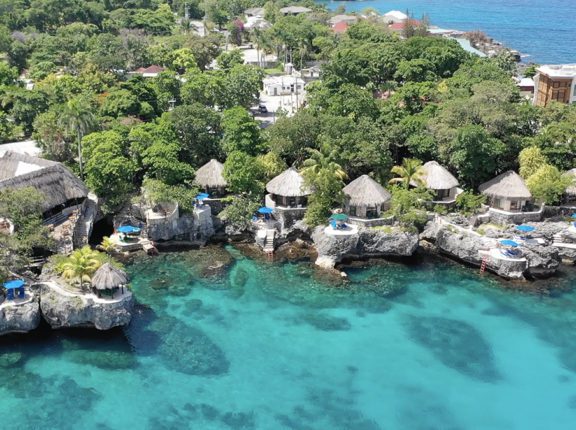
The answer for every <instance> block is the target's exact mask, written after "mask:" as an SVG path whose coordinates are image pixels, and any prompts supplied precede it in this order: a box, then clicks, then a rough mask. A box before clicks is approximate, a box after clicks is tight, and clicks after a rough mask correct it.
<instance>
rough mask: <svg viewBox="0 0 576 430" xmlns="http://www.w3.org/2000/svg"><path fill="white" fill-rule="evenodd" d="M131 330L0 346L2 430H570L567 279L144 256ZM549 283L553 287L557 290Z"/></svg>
mask: <svg viewBox="0 0 576 430" xmlns="http://www.w3.org/2000/svg"><path fill="white" fill-rule="evenodd" d="M128 269H129V272H130V273H131V275H132V288H133V292H134V294H135V295H136V297H137V300H138V305H137V307H136V312H135V315H134V318H133V321H132V323H131V324H130V326H129V327H127V328H124V329H117V330H113V331H112V332H107V333H102V332H96V331H90V330H74V331H50V330H49V329H41V330H40V331H39V332H38V333H36V334H28V335H21V336H9V337H4V338H1V339H0V348H1V354H0V363H1V367H0V399H1V400H0V417H1V420H0V428H2V429H58V430H66V429H100V430H106V429H151V430H152V429H154V430H158V429H206V430H209V429H223V430H227V429H264V430H268V429H298V430H312V429H314V430H332V429H336V430H339V429H342V430H356V429H358V430H376V429H388V430H396V429H398V430H419V429H422V430H424V429H426V430H429V429H438V430H440V429H441V430H456V429H467V430H476V429H486V430H488V429H490V430H514V429H517V430H540V429H554V430H573V429H574V428H575V423H576V335H575V334H574V328H575V327H576V325H575V323H576V295H575V294H574V293H572V292H570V291H569V290H570V287H571V286H572V283H573V282H574V280H575V279H576V276H574V274H573V273H572V274H569V275H562V276H560V277H559V278H558V279H556V280H554V281H550V282H552V283H553V284H554V286H556V287H562V288H563V289H564V290H565V291H560V292H556V293H554V294H552V295H550V294H534V293H531V294H528V293H526V292H521V291H516V290H513V289H510V288H507V287H510V286H514V285H516V284H510V283H501V282H500V281H497V280H496V279H495V278H493V277H492V276H490V275H484V276H481V275H479V274H478V273H477V271H476V270H473V269H469V268H463V267H460V266H458V265H456V264H454V263H451V262H446V261H442V260H431V261H427V262H420V263H419V264H417V265H406V264H401V263H396V262H380V263H379V264H376V265H371V266H369V267H366V268H348V269H347V273H348V275H349V280H348V281H342V280H339V279H333V278H327V277H325V276H324V275H322V274H321V273H320V272H318V271H317V270H315V269H314V268H313V266H312V265H311V264H309V263H303V262H300V263H272V262H268V261H260V260H254V259H250V258H247V257H245V256H244V255H243V254H241V253H240V252H238V251H237V250H235V249H231V248H229V249H222V248H208V249H206V250H200V251H190V252H182V253H170V254H162V255H160V256H158V257H141V258H138V259H137V260H136V261H134V262H133V263H132V264H131V265H130V266H129V267H128ZM550 285H551V284H550Z"/></svg>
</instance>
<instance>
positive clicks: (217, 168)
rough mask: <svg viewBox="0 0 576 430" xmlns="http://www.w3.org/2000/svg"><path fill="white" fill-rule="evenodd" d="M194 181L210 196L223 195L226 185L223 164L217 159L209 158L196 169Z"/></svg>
mask: <svg viewBox="0 0 576 430" xmlns="http://www.w3.org/2000/svg"><path fill="white" fill-rule="evenodd" d="M194 183H195V184H196V185H198V186H199V187H200V188H202V190H203V191H205V192H206V193H208V194H210V196H214V197H218V196H223V195H224V194H226V187H227V186H228V183H227V182H226V179H224V165H223V164H222V163H220V162H219V161H218V160H215V159H212V160H210V161H209V162H208V163H206V164H204V165H203V166H202V167H200V168H199V169H198V170H197V171H196V178H195V179H194Z"/></svg>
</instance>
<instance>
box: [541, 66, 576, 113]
mask: <svg viewBox="0 0 576 430" xmlns="http://www.w3.org/2000/svg"><path fill="white" fill-rule="evenodd" d="M537 70H538V73H537V74H536V76H534V99H533V104H535V105H536V106H547V105H548V104H549V103H550V102H553V101H556V102H560V103H576V64H562V65H547V66H541V67H539V68H538V69H537Z"/></svg>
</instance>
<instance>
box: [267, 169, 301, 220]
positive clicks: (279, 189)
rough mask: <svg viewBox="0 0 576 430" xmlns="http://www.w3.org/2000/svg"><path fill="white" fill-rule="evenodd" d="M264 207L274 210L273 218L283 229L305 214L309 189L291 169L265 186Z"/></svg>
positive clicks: (295, 171) (298, 174)
mask: <svg viewBox="0 0 576 430" xmlns="http://www.w3.org/2000/svg"><path fill="white" fill-rule="evenodd" d="M266 191H268V194H267V195H266V207H269V208H272V209H274V215H275V218H276V219H277V220H278V221H280V223H281V225H282V226H283V227H289V226H291V225H292V224H293V223H294V221H296V220H299V219H302V218H303V217H304V213H305V212H306V205H307V203H308V196H309V195H310V194H312V191H311V190H310V188H308V187H307V186H306V185H305V184H304V178H303V177H302V175H300V173H298V171H297V170H296V169H295V168H293V167H291V168H289V169H287V170H285V171H284V172H282V173H281V174H280V175H278V176H276V177H275V178H274V179H272V180H271V181H270V182H268V183H267V184H266Z"/></svg>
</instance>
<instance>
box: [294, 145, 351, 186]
mask: <svg viewBox="0 0 576 430" xmlns="http://www.w3.org/2000/svg"><path fill="white" fill-rule="evenodd" d="M307 151H308V153H309V154H310V158H308V159H306V160H304V163H302V170H301V173H302V176H304V178H307V180H308V181H310V182H314V178H316V177H317V176H318V175H320V174H321V173H330V174H332V175H333V176H334V177H335V178H337V179H338V180H340V181H343V180H344V179H346V178H347V177H348V175H346V172H345V171H344V169H343V168H342V166H341V165H340V164H338V163H337V162H336V161H335V160H336V159H337V151H336V150H335V149H330V146H329V145H326V144H325V145H322V146H321V148H320V149H319V150H318V149H312V148H307Z"/></svg>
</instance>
